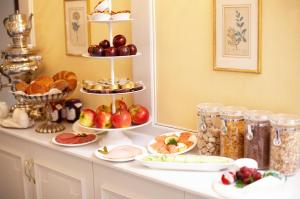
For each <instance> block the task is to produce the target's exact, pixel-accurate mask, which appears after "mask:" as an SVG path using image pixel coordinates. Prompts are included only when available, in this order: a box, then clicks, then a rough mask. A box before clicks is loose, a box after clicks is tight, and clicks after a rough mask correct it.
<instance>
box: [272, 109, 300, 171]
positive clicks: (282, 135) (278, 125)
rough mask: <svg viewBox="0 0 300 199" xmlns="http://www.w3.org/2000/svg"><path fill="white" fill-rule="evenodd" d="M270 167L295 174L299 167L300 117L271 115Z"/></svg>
mask: <svg viewBox="0 0 300 199" xmlns="http://www.w3.org/2000/svg"><path fill="white" fill-rule="evenodd" d="M271 123H272V131H271V152H270V168H271V169H273V170H276V171H278V172H280V173H282V174H284V175H294V174H295V173H296V171H297V169H298V164H299V155H298V146H299V141H298V139H297V134H298V133H299V132H300V117H297V116H293V115H284V114H277V115H273V116H272V117H271Z"/></svg>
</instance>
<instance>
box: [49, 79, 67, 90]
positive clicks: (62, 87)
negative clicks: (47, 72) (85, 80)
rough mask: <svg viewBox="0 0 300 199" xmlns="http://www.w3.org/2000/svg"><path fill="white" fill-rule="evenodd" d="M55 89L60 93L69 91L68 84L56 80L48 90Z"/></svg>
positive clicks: (61, 80) (64, 81) (62, 80)
mask: <svg viewBox="0 0 300 199" xmlns="http://www.w3.org/2000/svg"><path fill="white" fill-rule="evenodd" d="M52 88H56V89H58V90H61V91H66V90H68V89H69V83H68V82H67V81H66V80H64V79H59V80H56V81H55V82H54V83H53V84H52V85H51V87H50V89H52Z"/></svg>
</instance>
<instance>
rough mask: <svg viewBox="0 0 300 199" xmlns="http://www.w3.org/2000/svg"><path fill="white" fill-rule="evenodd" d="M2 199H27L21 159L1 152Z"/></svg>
mask: <svg viewBox="0 0 300 199" xmlns="http://www.w3.org/2000/svg"><path fill="white" fill-rule="evenodd" d="M0 162H1V164H0V176H1V180H0V196H1V198H2V197H3V198H6V199H14V198H20V199H22V198H25V191H24V184H23V170H22V168H23V167H22V166H23V165H22V159H21V157H19V156H17V155H14V154H11V153H8V152H5V151H2V150H0Z"/></svg>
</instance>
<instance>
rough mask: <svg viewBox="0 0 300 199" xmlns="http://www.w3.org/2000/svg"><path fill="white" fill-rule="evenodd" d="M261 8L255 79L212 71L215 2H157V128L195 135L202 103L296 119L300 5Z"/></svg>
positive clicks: (276, 1)
mask: <svg viewBox="0 0 300 199" xmlns="http://www.w3.org/2000/svg"><path fill="white" fill-rule="evenodd" d="M262 4H263V5H262V6H263V9H262V15H263V16H262V22H263V25H262V26H263V27H262V28H263V33H262V42H263V43H262V44H263V47H262V58H263V60H262V73H261V74H259V75H257V74H245V73H233V72H216V71H213V69H212V65H213V53H212V52H213V32H212V30H213V26H212V25H213V21H212V20H213V18H212V17H213V13H212V10H213V7H212V6H213V0H188V1H187V0H163V1H160V0H156V29H157V34H156V37H157V101H158V104H157V108H158V121H159V122H160V123H167V124H172V125H176V126H180V127H185V128H191V129H196V124H197V123H196V114H195V113H196V111H195V107H196V105H197V104H198V103H200V102H221V103H224V104H232V105H242V106H247V107H249V108H256V109H269V110H271V111H274V112H286V113H294V114H299V115H300V104H299V103H300V78H299V76H300V23H299V19H300V1H299V0H284V1H283V0H262Z"/></svg>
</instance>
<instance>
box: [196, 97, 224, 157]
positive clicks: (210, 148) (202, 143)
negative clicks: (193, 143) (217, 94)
mask: <svg viewBox="0 0 300 199" xmlns="http://www.w3.org/2000/svg"><path fill="white" fill-rule="evenodd" d="M221 107H223V106H222V104H217V103H202V104H199V105H198V106H197V110H198V117H199V124H198V143H197V146H198V153H199V154H200V155H220V128H221V118H220V108H221Z"/></svg>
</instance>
